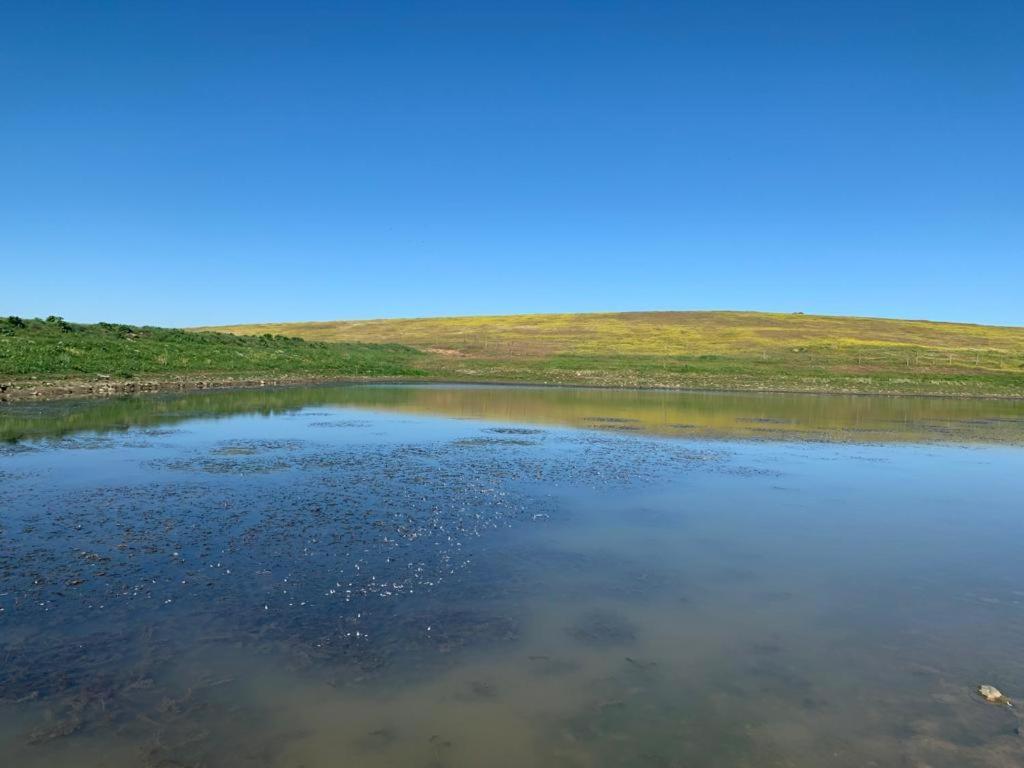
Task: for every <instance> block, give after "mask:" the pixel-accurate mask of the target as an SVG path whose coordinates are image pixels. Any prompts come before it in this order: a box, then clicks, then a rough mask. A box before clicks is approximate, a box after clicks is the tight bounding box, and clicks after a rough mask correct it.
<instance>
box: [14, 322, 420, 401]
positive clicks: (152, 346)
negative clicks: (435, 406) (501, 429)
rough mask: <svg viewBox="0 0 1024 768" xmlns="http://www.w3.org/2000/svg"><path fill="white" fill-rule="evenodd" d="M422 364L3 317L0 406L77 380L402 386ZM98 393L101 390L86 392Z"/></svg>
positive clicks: (304, 346)
mask: <svg viewBox="0 0 1024 768" xmlns="http://www.w3.org/2000/svg"><path fill="white" fill-rule="evenodd" d="M423 357H427V356H425V355H423V354H422V353H420V352H417V351H416V350H414V349H411V348H409V347H405V346H401V345H397V344H386V345H380V344H362V343H357V342H337V343H328V342H308V341H305V340H304V339H299V338H285V337H282V336H272V335H270V334H266V335H261V336H246V335H236V334H226V333H195V332H193V331H183V330H178V329H174V328H154V327H138V326H131V325H120V324H114V323H97V324H94V325H84V324H80V323H69V322H67V321H65V320H63V319H62V318H59V317H50V318H49V319H47V320H39V319H34V320H31V319H22V318H19V317H0V399H8V398H10V397H11V396H13V395H14V394H17V392H18V391H19V390H25V388H26V387H28V391H29V392H30V393H31V394H33V395H37V396H49V395H51V394H55V393H61V392H63V391H64V390H67V391H68V392H75V391H76V390H77V388H76V387H71V388H70V389H69V388H68V386H67V382H71V381H76V380H77V381H83V382H84V381H90V380H96V379H102V380H105V381H107V382H108V383H107V384H106V385H105V386H104V387H103V390H102V391H128V390H126V389H125V387H123V386H120V385H119V384H117V382H119V381H131V380H139V379H141V378H142V377H145V378H147V379H148V380H149V384H151V385H152V386H153V387H158V386H159V384H160V381H161V380H170V379H174V380H177V381H179V382H180V383H181V384H183V385H185V386H190V385H193V384H194V385H200V386H206V385H209V384H211V383H213V382H219V383H220V384H221V385H229V384H232V383H235V382H238V381H250V380H255V381H256V382H259V381H260V380H262V379H273V380H275V381H290V380H296V379H297V380H320V379H326V378H345V377H361V378H365V377H373V378H377V377H403V378H404V377H410V376H416V375H419V373H420V371H419V370H418V369H417V367H416V364H417V362H418V361H419V359H420V358H423ZM57 382H62V383H61V384H59V385H58V384H57ZM93 391H100V390H95V389H94V388H90V387H83V388H82V392H84V393H89V392H93Z"/></svg>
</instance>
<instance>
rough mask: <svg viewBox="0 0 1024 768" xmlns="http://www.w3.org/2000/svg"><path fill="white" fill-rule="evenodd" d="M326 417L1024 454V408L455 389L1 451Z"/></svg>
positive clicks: (10, 432)
mask: <svg viewBox="0 0 1024 768" xmlns="http://www.w3.org/2000/svg"><path fill="white" fill-rule="evenodd" d="M317 406H337V407H349V408H367V409H379V410H385V411H398V412H403V413H413V414H419V415H424V416H430V415H433V416H445V417H457V418H469V419H481V420H488V421H497V422H515V423H522V424H546V425H552V426H567V427H582V428H588V429H600V430H611V431H625V432H642V433H647V434H657V435H665V436H677V437H704V438H738V439H768V440H794V439H795V440H827V441H835V442H972V443H1024V403H1022V402H1018V401H1007V400H968V399H964V400H958V399H951V398H926V397H876V396H843V395H797V394H769V393H765V394H755V393H718V392H716V393H704V392H665V391H648V390H611V389H609V390H603V389H576V388H561V387H512V386H509V387H504V386H448V385H422V386H416V385H408V386H406V385H401V386H399V385H345V386H321V387H296V388H284V389H259V390H236V391H221V392H204V393H192V394H176V395H142V396H135V397H125V398H117V399H110V400H88V401H75V402H56V403H44V404H36V405H27V404H15V405H9V406H4V407H3V408H2V409H0V439H3V440H7V441H10V440H17V439H21V438H32V437H46V436H59V435H65V434H69V433H72V432H76V431H82V430H96V431H100V432H103V431H108V430H120V429H127V428H130V427H153V426H158V425H165V424H175V423H178V422H182V421H185V420H187V419H191V418H196V417H200V416H202V417H211V416H212V417H216V416H234V415H238V414H245V413H251V414H264V415H270V414H274V413H280V412H287V411H293V410H298V409H301V408H308V407H317Z"/></svg>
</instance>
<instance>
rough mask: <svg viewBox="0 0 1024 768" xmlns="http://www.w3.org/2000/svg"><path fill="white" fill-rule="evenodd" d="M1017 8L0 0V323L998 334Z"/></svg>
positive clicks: (1020, 235) (1015, 180)
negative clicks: (887, 322)
mask: <svg viewBox="0 0 1024 768" xmlns="http://www.w3.org/2000/svg"><path fill="white" fill-rule="evenodd" d="M1021 40H1024V3H1022V2H1020V1H1019V0H1010V1H1008V2H1003V1H1001V0H985V1H984V2H974V1H972V2H967V1H965V2H943V0H922V1H921V2H911V1H910V0H904V1H903V2H898V1H896V0H886V1H885V2H871V1H870V0H860V1H858V2H821V1H820V0H814V1H813V2H810V1H809V2H781V1H780V2H761V1H760V0H759V1H757V2H728V1H723V2H711V1H709V2H644V0H631V1H629V2H602V1H601V0H588V1H587V2H559V1H558V0H544V1H543V2H485V1H484V0H478V1H477V2H465V3H450V2H388V0H375V1H374V2H351V3H346V2H340V1H338V2H331V3H310V2H279V3H266V2H258V0H250V1H249V2H239V3H217V2H194V3H190V2H161V3H149V2H142V1H141V0H139V1H136V2H97V3H88V2H69V3H60V2H42V1H41V0H32V1H30V2H20V1H15V2H8V3H4V5H3V7H2V9H0V313H2V314H12V313H13V314H19V315H26V316H36V315H41V316H45V315H48V314H51V313H52V314H60V315H63V316H65V317H68V318H69V319H74V320H79V321H96V320H108V321H121V322H133V323H151V324H162V325H197V324H213V323H232V322H250V321H285V320H312V319H332V318H367V317H400V316H424V315H455V314H492V313H493V314H503V313H518V312H541V311H601V310H613V311H621V310H631V309H715V308H722V309H764V310H780V311H796V310H801V311H805V312H809V313H810V312H820V313H827V314H858V315H881V316H891V317H923V318H930V319H942V320H965V321H973V322H988V323H1000V324H1009V325H1024V291H1022V286H1024V45H1022V44H1021Z"/></svg>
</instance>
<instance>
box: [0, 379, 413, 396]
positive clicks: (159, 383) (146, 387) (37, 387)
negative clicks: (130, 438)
mask: <svg viewBox="0 0 1024 768" xmlns="http://www.w3.org/2000/svg"><path fill="white" fill-rule="evenodd" d="M410 381H419V379H406V378H397V377H396V378H388V377H363V376H310V375H301V376H222V375H209V376H204V375H196V376H173V377H166V378H161V377H146V378H136V379H119V378H113V377H111V376H104V377H95V378H81V379H55V380H48V379H22V380H12V381H0V402H16V401H25V400H58V399H60V398H65V397H110V396H113V395H131V394H138V393H144V392H187V391H193V390H201V389H232V388H258V387H287V386H299V385H308V384H331V383H336V384H344V383H355V382H358V383H362V384H372V383H384V382H390V383H405V382H410Z"/></svg>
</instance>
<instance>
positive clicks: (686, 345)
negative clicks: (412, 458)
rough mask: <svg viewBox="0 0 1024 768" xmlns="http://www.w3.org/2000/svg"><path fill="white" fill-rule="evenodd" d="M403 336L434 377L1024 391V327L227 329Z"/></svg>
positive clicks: (549, 319) (710, 315)
mask: <svg viewBox="0 0 1024 768" xmlns="http://www.w3.org/2000/svg"><path fill="white" fill-rule="evenodd" d="M200 330H218V331H227V332H230V333H239V334H264V333H273V334H282V335H286V336H299V337H302V338H305V339H310V340H318V341H332V342H336V341H346V342H353V341H358V342H375V343H381V342H387V343H400V344H403V345H407V346H410V347H414V348H417V349H420V350H423V351H424V352H427V353H429V354H428V355H426V356H425V357H424V358H422V359H421V360H419V361H417V364H418V367H420V368H421V369H423V370H425V371H426V372H427V373H428V374H430V375H433V376H436V377H438V378H446V379H455V380H477V381H481V380H488V381H525V382H538V383H574V384H592V385H604V386H654V387H686V388H696V389H740V390H789V391H814V392H881V393H890V392H891V393H919V394H948V395H1002V396H1017V397H1021V396H1024V328H1016V327H997V326H983V325H968V324H960V323H936V322H928V321H917V320H886V319H876V318H858V317H827V316H818V315H802V314H770V313H760V312H634V313H614V314H613V313H602V314H553V315H509V316H487V317H442V318H422V319H405V320H370V321H332V322H316V323H279V324H263V325H241V326H225V327H220V328H216V329H200Z"/></svg>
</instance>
